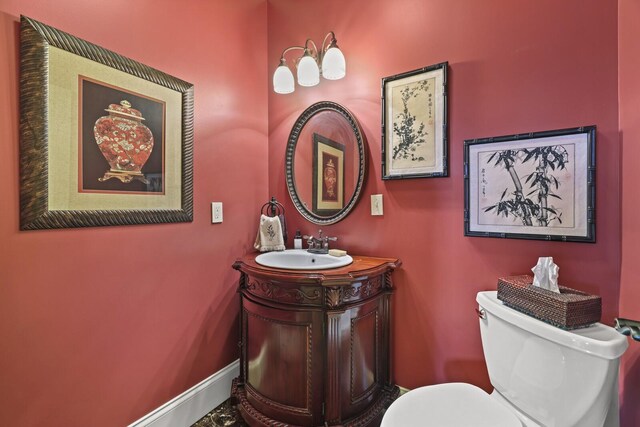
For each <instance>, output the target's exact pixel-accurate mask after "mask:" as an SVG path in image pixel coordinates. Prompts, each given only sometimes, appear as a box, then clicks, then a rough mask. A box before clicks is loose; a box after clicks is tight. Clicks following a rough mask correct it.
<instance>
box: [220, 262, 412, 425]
mask: <svg viewBox="0 0 640 427" xmlns="http://www.w3.org/2000/svg"><path fill="white" fill-rule="evenodd" d="M255 257H256V254H251V255H247V256H246V257H244V258H243V259H241V260H238V261H236V262H235V263H234V265H233V268H234V269H236V270H238V271H240V273H241V275H240V282H239V286H238V292H239V294H240V300H241V312H240V342H239V346H240V376H239V377H238V378H236V379H235V380H234V381H233V388H232V396H233V397H234V398H235V400H236V403H237V404H238V408H239V410H240V413H241V414H242V417H243V418H244V419H245V421H246V422H247V423H249V424H250V425H251V426H284V425H293V426H325V425H329V426H363V427H364V426H377V425H379V423H380V420H381V418H382V415H383V413H384V410H385V409H386V407H387V406H388V405H389V404H391V402H392V401H393V400H394V399H395V398H396V397H397V396H398V393H399V390H398V387H397V386H396V385H395V384H394V383H393V378H392V375H391V370H390V365H391V363H390V349H389V347H390V345H389V341H390V336H389V335H390V327H389V320H390V297H391V293H392V291H393V283H392V280H391V273H392V272H393V270H394V269H395V268H396V267H398V266H399V265H400V264H401V263H400V261H399V260H398V259H391V258H370V257H361V256H354V257H353V263H352V264H350V265H348V266H345V267H341V268H335V269H331V270H306V271H295V270H281V269H275V268H269V267H263V266H261V265H258V264H257V263H256V262H255Z"/></svg>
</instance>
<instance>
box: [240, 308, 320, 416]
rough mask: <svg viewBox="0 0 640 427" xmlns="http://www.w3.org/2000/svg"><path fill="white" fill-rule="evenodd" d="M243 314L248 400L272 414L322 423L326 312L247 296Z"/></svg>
mask: <svg viewBox="0 0 640 427" xmlns="http://www.w3.org/2000/svg"><path fill="white" fill-rule="evenodd" d="M242 316H243V325H244V331H243V332H244V333H243V334H244V337H245V343H246V350H245V351H246V356H245V358H244V360H245V362H244V363H245V365H244V372H245V387H246V391H247V394H246V397H247V400H248V401H249V402H250V403H251V405H252V406H253V407H254V408H255V409H257V410H258V411H259V412H260V413H262V414H263V415H266V416H267V417H269V418H271V419H274V420H279V421H281V422H284V423H289V424H295V425H322V424H323V421H322V397H321V396H322V392H323V378H322V371H323V359H322V355H323V353H324V350H323V333H322V320H323V312H322V311H321V310H302V309H299V310H292V309H289V308H284V307H277V308H276V306H274V307H271V306H268V305H265V304H260V303H257V302H254V301H252V300H251V299H249V298H247V297H246V296H244V297H243V310H242Z"/></svg>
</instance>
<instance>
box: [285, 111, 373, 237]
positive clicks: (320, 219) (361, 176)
mask: <svg viewBox="0 0 640 427" xmlns="http://www.w3.org/2000/svg"><path fill="white" fill-rule="evenodd" d="M326 111H331V112H335V113H337V114H339V115H340V116H342V118H344V120H345V121H346V123H347V124H348V126H349V128H350V130H351V131H353V135H354V137H355V143H356V144H357V147H356V148H357V153H358V162H357V164H358V171H357V174H356V175H357V180H356V184H355V188H354V191H353V194H352V195H351V197H350V199H349V200H348V202H347V203H346V204H345V205H344V207H343V208H342V209H340V210H339V211H338V212H336V213H334V214H331V215H327V216H321V215H317V214H316V213H314V212H312V211H310V210H309V209H308V208H307V207H306V205H305V204H304V203H303V201H302V200H301V199H300V197H299V195H298V192H297V190H296V179H295V173H294V171H295V168H294V166H295V154H296V147H297V145H298V138H299V137H300V134H301V133H302V131H303V129H304V127H305V125H306V124H307V123H308V122H309V120H311V119H312V118H313V117H314V116H315V115H316V114H318V113H321V112H326ZM365 144H366V139H365V138H364V134H363V133H362V129H361V128H360V124H359V123H358V121H357V120H356V118H355V117H354V116H353V114H351V112H350V111H349V110H347V109H346V108H344V107H343V106H341V105H340V104H337V103H335V102H331V101H321V102H317V103H315V104H313V105H311V106H310V107H309V108H307V109H306V110H304V112H303V113H302V114H301V115H300V117H298V119H297V120H296V122H295V124H294V125H293V128H292V129H291V133H290V134H289V140H288V142H287V148H286V153H285V166H284V168H285V176H286V180H287V190H288V191H289V196H290V197H291V201H292V202H293V205H294V206H295V207H296V209H297V210H298V212H300V214H301V215H302V216H303V217H304V218H305V219H306V220H307V221H309V222H311V223H313V224H317V225H329V224H335V223H336V222H338V221H340V220H342V219H344V218H345V217H346V216H347V215H348V214H349V212H351V210H352V209H353V207H354V206H355V205H356V203H357V202H358V200H359V199H360V195H361V193H362V188H363V186H364V180H365V177H366V170H367V155H366V150H365ZM346 197H348V195H346Z"/></svg>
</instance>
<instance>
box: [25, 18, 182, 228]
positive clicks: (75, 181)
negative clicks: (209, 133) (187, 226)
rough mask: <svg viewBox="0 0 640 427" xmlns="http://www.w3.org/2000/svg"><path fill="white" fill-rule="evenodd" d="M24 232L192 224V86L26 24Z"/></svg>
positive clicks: (29, 22)
mask: <svg viewBox="0 0 640 427" xmlns="http://www.w3.org/2000/svg"><path fill="white" fill-rule="evenodd" d="M20 45H21V46H20V52H21V56H20V173H21V176H20V205H21V207H20V209H21V212H20V228H21V229H23V230H29V229H43V228H67V227H89V226H103V225H125V224H149V223H165V222H189V221H192V220H193V175H192V170H193V85H192V84H190V83H187V82H185V81H182V80H180V79H178V78H175V77H172V76H170V75H168V74H165V73H163V72H161V71H158V70H155V69H153V68H151V67H148V66H146V65H144V64H141V63H139V62H136V61H133V60H131V59H128V58H125V57H123V56H121V55H119V54H117V53H115V52H111V51H109V50H106V49H103V48H101V47H99V46H96V45H94V44H92V43H89V42H87V41H84V40H81V39H79V38H77V37H74V36H72V35H70V34H67V33H65V32H63V31H60V30H57V29H55V28H52V27H49V26H47V25H45V24H43V23H41V22H38V21H35V20H33V19H31V18H28V17H24V16H23V17H22V18H21V27H20Z"/></svg>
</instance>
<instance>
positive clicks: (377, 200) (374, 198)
mask: <svg viewBox="0 0 640 427" xmlns="http://www.w3.org/2000/svg"><path fill="white" fill-rule="evenodd" d="M383 212H384V209H383V204H382V194H372V195H371V215H373V216H381V215H383Z"/></svg>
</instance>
